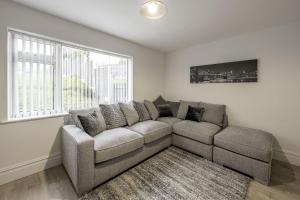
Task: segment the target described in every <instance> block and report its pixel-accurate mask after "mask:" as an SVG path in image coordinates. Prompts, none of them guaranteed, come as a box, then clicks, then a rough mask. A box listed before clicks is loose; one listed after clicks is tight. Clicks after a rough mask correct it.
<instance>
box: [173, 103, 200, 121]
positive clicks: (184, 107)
mask: <svg viewBox="0 0 300 200" xmlns="http://www.w3.org/2000/svg"><path fill="white" fill-rule="evenodd" d="M189 106H193V107H199V103H198V102H191V101H180V105H179V108H178V113H177V118H179V119H185V117H186V114H187V112H188V109H189Z"/></svg>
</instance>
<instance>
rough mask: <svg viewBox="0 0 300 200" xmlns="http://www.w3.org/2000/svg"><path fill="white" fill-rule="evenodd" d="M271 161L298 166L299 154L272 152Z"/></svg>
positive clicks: (299, 161) (299, 164)
mask: <svg viewBox="0 0 300 200" xmlns="http://www.w3.org/2000/svg"><path fill="white" fill-rule="evenodd" d="M273 159H276V160H280V161H283V162H288V163H290V164H293V165H297V166H300V154H298V153H295V152H290V151H280V150H276V149H275V150H274V151H273Z"/></svg>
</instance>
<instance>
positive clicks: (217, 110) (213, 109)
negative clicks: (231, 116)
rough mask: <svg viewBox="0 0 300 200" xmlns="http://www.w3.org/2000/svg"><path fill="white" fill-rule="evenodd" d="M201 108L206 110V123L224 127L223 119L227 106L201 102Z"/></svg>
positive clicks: (203, 118)
mask: <svg viewBox="0 0 300 200" xmlns="http://www.w3.org/2000/svg"><path fill="white" fill-rule="evenodd" d="M199 105H200V107H201V108H204V109H205V112H204V113H203V117H202V120H203V121H206V122H210V123H213V124H216V125H219V126H223V119H224V115H225V109H226V106H225V105H218V104H211V103H205V102H200V103H199Z"/></svg>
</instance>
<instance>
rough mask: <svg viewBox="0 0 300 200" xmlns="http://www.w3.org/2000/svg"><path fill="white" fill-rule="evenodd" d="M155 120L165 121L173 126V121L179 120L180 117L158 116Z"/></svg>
mask: <svg viewBox="0 0 300 200" xmlns="http://www.w3.org/2000/svg"><path fill="white" fill-rule="evenodd" d="M157 121H160V122H165V123H167V124H169V125H171V126H173V125H174V124H175V123H177V122H181V121H182V119H178V118H176V117H160V118H158V119H157Z"/></svg>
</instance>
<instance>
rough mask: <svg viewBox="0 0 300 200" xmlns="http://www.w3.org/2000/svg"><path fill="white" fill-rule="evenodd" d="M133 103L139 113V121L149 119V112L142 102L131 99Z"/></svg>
mask: <svg viewBox="0 0 300 200" xmlns="http://www.w3.org/2000/svg"><path fill="white" fill-rule="evenodd" d="M133 105H134V108H135V110H136V111H137V113H138V114H139V118H140V119H139V121H140V122H143V121H146V120H150V119H151V117H150V114H149V112H148V110H147V108H146V106H145V104H144V103H142V102H137V101H133Z"/></svg>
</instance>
